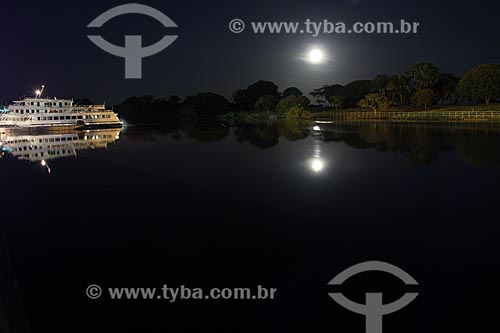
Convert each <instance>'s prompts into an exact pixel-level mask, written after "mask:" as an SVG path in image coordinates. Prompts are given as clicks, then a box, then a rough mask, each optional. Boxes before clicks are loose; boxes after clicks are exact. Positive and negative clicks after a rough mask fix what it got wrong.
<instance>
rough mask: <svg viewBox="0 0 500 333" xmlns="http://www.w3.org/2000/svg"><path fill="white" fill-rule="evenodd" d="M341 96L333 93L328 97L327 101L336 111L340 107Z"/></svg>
mask: <svg viewBox="0 0 500 333" xmlns="http://www.w3.org/2000/svg"><path fill="white" fill-rule="evenodd" d="M342 102H343V98H342V96H339V95H335V96H330V97H328V103H329V104H330V105H331V106H332V107H334V108H335V110H336V111H339V110H340V109H341V108H342Z"/></svg>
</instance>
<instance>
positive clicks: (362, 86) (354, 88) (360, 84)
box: [337, 80, 372, 106]
mask: <svg viewBox="0 0 500 333" xmlns="http://www.w3.org/2000/svg"><path fill="white" fill-rule="evenodd" d="M371 92H372V81H370V80H359V81H353V82H351V83H349V84H348V85H346V86H345V87H344V88H342V89H341V90H339V91H338V94H337V95H340V96H342V97H343V98H344V103H345V105H347V106H356V105H358V102H359V101H360V100H361V99H363V98H364V97H365V96H366V95H368V94H370V93H371Z"/></svg>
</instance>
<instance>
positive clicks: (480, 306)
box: [0, 121, 500, 333]
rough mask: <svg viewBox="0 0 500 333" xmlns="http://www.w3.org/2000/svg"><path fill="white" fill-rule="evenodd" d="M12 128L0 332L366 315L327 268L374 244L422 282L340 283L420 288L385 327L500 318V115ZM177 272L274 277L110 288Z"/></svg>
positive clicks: (252, 323)
mask: <svg viewBox="0 0 500 333" xmlns="http://www.w3.org/2000/svg"><path fill="white" fill-rule="evenodd" d="M315 126H317V127H315ZM1 141H2V142H3V148H2V149H3V151H4V153H3V157H2V158H1V159H0V171H1V175H2V180H1V183H0V191H1V192H0V193H1V194H2V213H1V218H0V220H1V232H2V238H1V240H0V241H1V250H0V332H2V333H3V332H289V331H304V332H306V331H311V332H332V331H333V332H334V331H338V332H360V333H361V332H365V317H364V316H363V315H361V314H356V313H353V312H351V311H349V310H347V309H345V308H343V307H342V306H340V305H339V304H338V303H336V302H335V301H334V300H333V299H331V298H330V296H329V295H328V294H329V293H330V292H333V291H334V289H335V288H334V287H333V286H329V285H328V283H329V281H330V280H331V279H332V278H333V277H335V276H336V275H337V274H339V273H340V272H342V271H343V270H345V269H346V268H348V267H350V266H353V265H355V264H359V263H362V262H366V261H373V260H375V261H382V262H387V263H390V264H393V265H395V266H397V267H399V268H401V269H403V270H404V271H405V272H407V273H408V274H409V275H411V276H412V277H413V278H414V279H415V280H416V281H417V282H418V284H419V285H418V286H406V285H405V284H404V283H403V282H402V281H400V280H399V279H397V278H395V277H393V276H391V275H389V274H385V273H377V272H370V273H365V274H366V276H364V277H363V276H361V274H360V275H359V277H353V278H351V279H350V280H349V282H346V284H345V285H342V286H341V287H340V288H341V291H342V292H343V294H344V295H346V297H348V298H350V299H352V300H353V301H356V302H358V303H364V300H365V293H367V292H382V293H383V294H384V300H385V303H387V302H391V301H395V300H397V299H398V298H400V297H401V296H402V295H403V294H404V293H406V292H407V291H408V290H410V291H413V292H418V293H419V296H418V297H417V298H416V299H415V300H414V301H413V302H412V303H410V304H409V305H408V306H406V307H405V308H403V309H401V310H399V311H397V312H395V313H393V314H388V315H386V316H384V317H383V325H384V332H399V333H400V332H457V331H464V330H469V331H471V332H472V331H474V332H479V331H486V330H487V329H488V328H490V327H496V326H498V323H497V316H498V315H497V309H498V303H496V304H497V305H495V306H490V304H495V303H494V301H496V302H498V296H499V293H498V281H499V278H500V269H499V266H498V262H499V260H498V259H499V253H500V251H499V247H500V246H499V242H498V240H499V236H500V233H499V231H500V228H499V223H500V214H499V206H500V200H499V199H500V195H499V188H500V127H496V126H480V125H463V124H453V125H437V124H429V125H384V124H369V125H347V124H313V123H272V122H271V123H267V124H222V123H220V122H214V121H199V122H194V123H190V124H179V125H176V126H172V127H171V128H163V127H154V128H151V127H149V128H147V127H138V126H131V127H128V128H126V129H124V130H122V131H121V133H120V132H119V131H118V130H116V131H115V130H106V131H93V132H71V133H28V134H26V133H25V134H22V133H21V134H16V135H13V134H9V133H5V134H2V137H1ZM42 153H43V155H42ZM367 277H368V278H367ZM92 284H97V285H99V286H100V287H101V288H102V290H104V292H103V295H102V296H101V297H99V298H98V299H91V298H89V297H88V296H87V295H86V291H87V287H88V286H89V285H92ZM165 284H167V285H168V286H169V287H173V288H174V287H180V286H181V285H183V286H186V287H190V288H203V290H209V289H211V288H221V289H222V288H236V287H248V288H252V290H253V289H255V288H257V286H259V285H261V286H263V287H266V288H276V289H277V290H276V293H275V297H274V299H251V300H242V299H238V300H235V299H228V300H223V299H217V300H214V299H210V300H208V299H189V300H188V299H183V300H179V299H177V300H176V301H175V302H170V301H169V300H166V299H159V298H158V299H157V298H156V297H155V299H136V300H125V299H121V300H117V299H114V300H113V299H111V297H110V296H109V295H106V290H107V289H108V288H124V287H130V288H131V287H137V288H139V287H140V288H157V289H160V288H162V286H163V285H165Z"/></svg>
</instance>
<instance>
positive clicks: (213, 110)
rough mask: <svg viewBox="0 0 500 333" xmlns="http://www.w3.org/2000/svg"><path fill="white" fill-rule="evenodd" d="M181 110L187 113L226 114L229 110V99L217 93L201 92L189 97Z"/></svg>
mask: <svg viewBox="0 0 500 333" xmlns="http://www.w3.org/2000/svg"><path fill="white" fill-rule="evenodd" d="M181 111H182V112H183V113H185V114H190V113H193V112H194V113H196V114H197V115H216V114H224V113H227V112H228V111H229V101H228V100H227V99H226V98H225V97H223V96H221V95H218V94H215V93H211V92H207V93H199V94H197V95H195V96H189V97H187V98H186V100H185V101H184V105H183V106H182V108H181Z"/></svg>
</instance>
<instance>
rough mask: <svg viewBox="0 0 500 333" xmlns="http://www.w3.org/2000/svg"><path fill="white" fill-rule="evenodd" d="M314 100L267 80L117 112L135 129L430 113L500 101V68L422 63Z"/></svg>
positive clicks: (130, 102) (321, 91)
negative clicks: (220, 119) (458, 71)
mask: <svg viewBox="0 0 500 333" xmlns="http://www.w3.org/2000/svg"><path fill="white" fill-rule="evenodd" d="M310 96H312V98H313V99H314V102H315V104H311V101H310V100H309V99H308V98H307V97H306V96H304V93H303V92H302V91H301V90H300V89H299V88H297V87H288V88H286V89H285V90H283V92H280V91H279V88H278V86H277V85H276V84H275V83H273V82H271V81H263V80H261V81H258V82H255V83H253V84H251V85H249V86H248V87H246V88H244V89H238V90H236V91H235V92H234V93H233V95H232V98H231V100H229V99H227V98H226V97H224V96H222V95H219V94H217V93H213V92H203V93H198V94H195V95H190V96H186V97H185V98H181V97H179V96H177V95H173V96H170V97H169V98H157V97H155V96H153V95H146V96H141V97H129V98H127V99H126V100H125V101H124V102H123V103H121V104H120V105H117V106H115V108H114V109H115V111H116V112H118V113H119V114H120V115H121V116H122V117H124V118H125V119H126V120H127V121H128V122H129V123H151V122H154V123H163V122H167V121H173V120H178V119H192V118H195V117H204V116H214V115H232V116H237V115H238V114H242V113H248V112H254V113H259V114H263V115H268V116H269V115H275V116H278V117H280V116H284V117H290V118H300V117H306V116H307V115H309V113H310V112H315V111H321V110H336V111H340V110H348V109H352V108H358V107H360V108H363V109H366V110H368V111H370V110H371V111H374V112H379V111H386V110H388V109H389V107H390V106H391V105H392V106H393V107H401V108H404V107H408V106H413V107H415V108H418V109H422V108H423V109H427V108H429V107H431V106H434V105H451V104H470V103H480V102H484V103H486V104H490V103H491V102H493V101H498V100H500V65H499V64H484V65H479V66H477V67H475V68H473V69H471V70H470V71H468V72H467V73H466V74H465V75H464V76H463V77H462V78H458V77H456V76H455V75H453V74H451V73H442V72H441V71H440V69H439V68H437V67H436V66H434V65H433V64H430V63H420V64H415V65H413V66H411V67H410V68H409V69H408V71H406V72H405V73H404V74H399V75H393V76H388V75H384V74H382V75H378V76H376V77H375V78H374V79H373V80H356V81H353V82H350V83H348V84H346V85H341V84H330V85H324V86H322V87H320V88H316V89H314V90H313V91H311V92H310Z"/></svg>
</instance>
